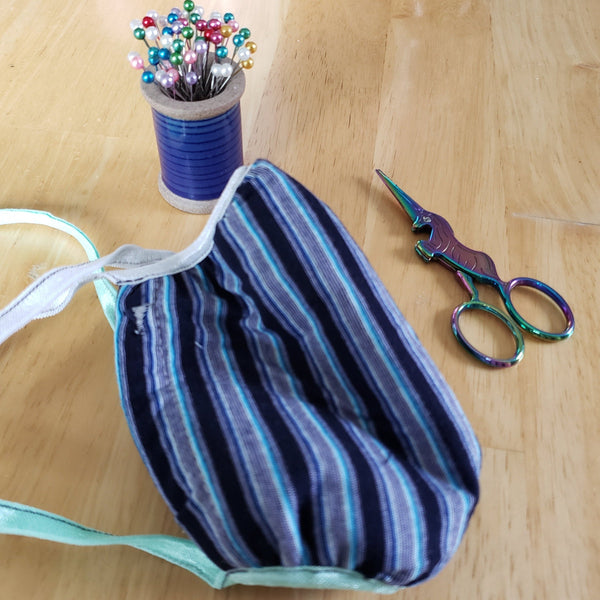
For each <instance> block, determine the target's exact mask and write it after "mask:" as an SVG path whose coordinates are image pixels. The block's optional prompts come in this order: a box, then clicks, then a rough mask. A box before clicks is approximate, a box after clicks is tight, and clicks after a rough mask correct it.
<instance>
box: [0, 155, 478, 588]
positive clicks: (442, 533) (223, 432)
mask: <svg viewBox="0 0 600 600" xmlns="http://www.w3.org/2000/svg"><path fill="white" fill-rule="evenodd" d="M60 228H62V227H60ZM84 241H85V240H84ZM107 266H111V267H114V269H111V270H107V271H105V270H103V268H104V267H107ZM89 281H95V282H96V284H97V289H98V292H99V295H100V296H101V299H103V304H104V307H105V312H106V314H107V316H108V317H109V320H111V321H112V322H113V325H114V329H115V348H116V364H117V378H118V383H119V388H120V393H121V399H122V405H123V408H124V412H125V416H126V418H127V420H128V423H129V426H130V429H131V432H132V435H133V437H134V439H135V442H136V444H137V447H138V449H139V452H140V454H141V455H142V458H143V460H144V462H145V464H146V466H147V468H148V470H149V471H150V474H151V476H152V478H153V480H154V482H155V484H156V486H157V487H158V488H159V490H160V492H161V493H162V495H163V497H164V499H165V501H166V502H167V504H168V505H169V507H170V509H171V511H172V512H173V514H174V515H175V518H176V519H177V521H178V522H179V524H180V525H181V527H182V528H183V529H184V530H185V532H186V533H187V535H188V536H189V539H185V538H173V537H167V536H121V537H119V536H109V535H108V534H104V533H102V532H99V531H97V530H92V529H87V528H85V527H83V526H81V525H78V524H75V523H73V522H71V521H67V520H65V519H62V518H61V517H58V516H56V515H50V514H49V513H45V512H43V511H40V510H37V509H32V508H30V507H24V506H23V505H18V504H14V503H9V502H1V503H0V532H4V533H11V534H19V535H35V536H38V537H43V538H45V539H52V540H55V541H61V542H69V543H75V544H81V545H99V544H104V545H106V544H129V545H132V546H135V547H137V548H140V549H142V550H145V551H147V552H150V553H152V554H155V555H157V556H161V557H162V558H165V559H166V560H169V561H171V562H173V563H175V564H178V565H180V566H183V567H185V568H187V569H189V570H190V571H192V572H194V573H196V574H197V575H199V576H200V577H202V578H203V579H204V580H205V581H207V582H208V583H209V584H210V585H211V586H213V587H216V588H223V587H226V586H230V585H233V584H254V585H271V586H288V587H303V588H336V589H357V590H370V591H374V592H377V593H385V592H394V591H396V590H397V589H398V588H400V587H404V586H409V585H413V584H416V583H419V582H422V581H424V580H426V579H427V578H429V577H431V576H433V575H434V574H435V573H437V572H438V571H439V570H440V569H441V568H442V567H443V566H444V565H445V564H446V563H447V561H448V560H449V559H450V558H451V556H452V555H453V554H454V552H455V551H456V549H457V547H458V545H459V543H460V540H461V538H462V536H463V534H464V532H465V528H466V527H467V524H468V521H469V518H470V516H471V514H472V512H473V509H474V507H475V504H476V502H477V499H478V493H479V487H478V476H479V469H480V458H481V457H480V451H479V446H478V444H477V440H476V439H475V436H474V434H473V431H472V430H471V427H470V426H469V423H468V422H467V420H466V418H465V415H464V414H463V412H462V410H461V408H460V407H459V405H458V403H457V401H456V399H455V397H454V395H453V394H452V392H451V390H450V389H449V388H448V386H447V384H446V383H445V381H444V380H443V378H442V376H441V375H440V373H439V372H438V370H437V368H436V367H435V365H434V364H433V363H432V361H431V359H430V358H429V357H428V355H427V354H426V352H425V350H424V349H423V347H422V346H421V344H420V342H419V341H418V339H417V338H416V336H415V334H414V332H413V331H412V329H411V327H410V326H409V325H408V324H407V322H406V321H405V319H404V317H403V316H402V314H401V313H400V312H399V310H398V308H397V307H396V306H395V304H394V302H393V301H392V299H391V297H390V296H389V295H388V293H387V291H386V290H385V288H384V287H383V285H382V283H381V281H380V280H379V278H378V277H377V275H376V274H375V272H374V271H373V269H372V268H371V266H370V265H369V263H368V262H367V260H366V258H365V256H364V255H363V253H362V252H361V250H360V249H359V248H358V246H357V245H356V243H355V242H354V241H353V240H352V238H351V237H350V236H349V234H348V233H347V232H346V230H345V229H344V228H343V226H342V225H341V223H340V222H339V221H338V220H337V218H336V217H335V216H334V215H333V214H332V213H331V212H330V210H329V209H328V208H327V207H326V206H325V205H324V204H322V203H321V202H320V201H319V200H318V199H316V198H315V197H314V196H313V195H312V194H311V193H310V192H308V191H307V190H306V189H305V188H303V187H302V186H301V185H300V184H299V183H297V182H296V181H294V180H293V179H292V178H291V177H290V176H289V175H287V174H286V173H284V172H282V171H281V170H279V169H277V168H276V167H274V166H273V165H271V164H270V163H268V162H266V161H258V162H256V163H254V164H253V165H252V166H250V167H246V168H244V169H242V170H240V171H238V172H236V174H235V175H234V177H233V178H232V180H231V181H230V183H229V185H228V187H227V188H226V190H225V192H224V193H223V195H222V197H221V198H220V200H219V201H218V203H217V205H216V207H215V209H214V212H213V214H212V215H211V217H210V219H209V221H208V223H207V225H206V227H205V229H204V230H203V232H202V234H201V235H200V237H199V238H198V239H197V240H196V241H195V242H194V243H193V244H192V245H191V246H190V247H189V248H187V249H186V250H184V251H182V252H180V253H177V254H174V253H169V252H155V251H147V250H142V249H140V248H138V247H134V246H123V247H121V248H119V249H118V250H116V251H115V252H114V253H113V254H111V255H109V256H107V257H105V258H100V259H96V260H93V261H91V262H89V263H85V264H82V265H76V266H73V267H63V268H59V269H55V270H54V271H50V272H49V273H48V274H46V275H44V276H42V277H41V278H40V279H38V280H37V281H36V282H35V283H34V284H32V286H31V287H30V288H29V289H27V290H26V291H25V292H24V293H23V294H22V295H21V296H20V297H19V298H18V299H17V300H15V302H13V303H12V304H11V305H9V306H8V307H7V308H6V309H4V311H3V312H2V313H0V331H1V332H2V337H3V338H6V337H8V336H9V335H11V334H12V333H13V332H14V331H16V330H18V329H19V328H21V327H23V326H24V325H25V324H26V323H27V322H28V321H30V320H31V319H32V318H37V317H39V316H47V315H50V314H54V313H56V312H58V311H59V310H62V308H63V307H64V306H65V305H66V303H68V301H69V299H70V298H71V296H72V294H73V293H74V292H75V290H76V289H77V288H78V287H79V286H80V285H82V284H83V283H85V282H89ZM107 281H108V282H111V283H112V284H115V285H117V286H118V287H119V292H118V295H115V293H114V292H113V290H114V288H112V286H110V285H109V284H108V283H107Z"/></svg>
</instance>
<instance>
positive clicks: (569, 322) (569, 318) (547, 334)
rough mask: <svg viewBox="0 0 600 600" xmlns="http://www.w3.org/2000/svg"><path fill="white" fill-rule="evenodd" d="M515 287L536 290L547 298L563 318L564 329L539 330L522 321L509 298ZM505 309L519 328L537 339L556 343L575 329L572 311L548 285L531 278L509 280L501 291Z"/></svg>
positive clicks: (524, 320)
mask: <svg viewBox="0 0 600 600" xmlns="http://www.w3.org/2000/svg"><path fill="white" fill-rule="evenodd" d="M517 287H528V288H533V289H534V290H537V291H538V292H540V293H541V294H543V295H545V296H547V298H549V299H550V300H551V301H552V302H553V303H554V304H555V305H556V306H557V307H558V308H559V309H560V312H561V313H562V314H563V317H564V318H565V327H564V329H563V330H562V331H560V332H558V333H556V332H551V331H545V330H543V329H540V328H538V327H536V326H535V325H533V324H532V323H530V322H529V321H527V320H526V319H524V318H523V317H522V316H521V314H520V313H519V311H518V310H517V309H516V308H515V305H514V304H513V301H512V298H511V292H512V291H513V290H514V289H515V288H517ZM501 293H502V295H503V297H504V302H505V304H506V309H507V310H508V312H509V314H510V316H511V317H512V318H513V319H514V320H515V321H516V322H517V324H518V325H519V327H521V328H523V329H524V330H525V331H527V332H528V333H531V334H532V335H535V336H536V337H538V338H541V339H543V340H549V341H558V340H564V339H565V338H568V337H569V336H570V335H571V334H572V333H573V330H574V328H575V318H574V317H573V311H572V310H571V307H570V306H569V305H568V304H567V301H566V300H565V299H564V298H563V297H562V296H561V295H560V294H559V293H558V292H557V291H556V290H555V289H553V288H551V287H550V286H549V285H547V284H545V283H543V282H541V281H539V280H538V279H532V278H531V277H515V278H514V279H511V280H510V281H509V282H508V283H507V284H506V286H505V287H504V289H503V290H502V292H501Z"/></svg>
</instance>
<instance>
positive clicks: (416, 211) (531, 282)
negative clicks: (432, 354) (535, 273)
mask: <svg viewBox="0 0 600 600" xmlns="http://www.w3.org/2000/svg"><path fill="white" fill-rule="evenodd" d="M376 173H377V174H378V175H379V177H381V179H382V180H383V182H384V183H385V185H386V186H387V187H388V189H389V190H390V191H391V192H392V194H393V195H394V197H395V198H396V200H398V202H399V203H400V204H401V206H402V208H404V210H405V211H406V212H407V213H408V216H409V217H410V218H411V219H412V222H413V224H412V230H413V231H420V230H423V229H425V230H426V229H429V230H430V231H431V234H430V236H429V239H428V240H419V241H418V242H417V244H416V246H415V250H416V251H417V254H419V256H421V257H422V258H423V260H425V261H427V262H430V261H431V260H437V261H439V262H441V263H442V265H444V266H445V267H447V268H449V269H450V270H451V271H454V272H455V273H456V274H457V276H458V278H459V279H460V281H461V283H462V284H463V285H464V287H465V288H466V289H467V291H468V292H469V293H470V294H471V299H470V300H469V301H467V302H464V303H463V304H461V305H460V306H457V307H456V308H455V309H454V312H453V313H452V319H451V323H452V331H453V332H454V335H455V336H456V338H457V339H458V341H459V342H460V343H461V344H462V345H463V346H464V347H465V348H466V349H467V350H468V351H469V352H470V353H471V354H473V356H475V357H476V358H477V359H479V360H481V361H483V362H484V363H485V364H487V365H489V366H492V367H510V366H512V365H514V364H516V363H518V362H519V361H520V360H521V358H523V351H524V348H525V344H524V341H523V335H522V333H521V331H520V329H522V330H524V331H527V332H528V333H531V334H532V335H534V336H536V337H538V338H541V339H544V340H550V341H556V340H563V339H565V338H568V337H569V336H570V335H571V334H572V333H573V329H574V327H575V319H574V318H573V312H572V310H571V308H570V307H569V305H568V304H567V302H566V301H565V299H564V298H563V297H562V296H561V295H560V294H559V293H558V292H557V291H556V290H554V289H552V288H551V287H550V286H549V285H546V284H545V283H542V282H541V281H539V280H537V279H531V278H530V277H515V278H514V279H511V280H510V281H508V282H505V281H502V280H501V279H500V277H499V276H498V273H497V271H496V266H495V265H494V261H493V260H492V259H491V258H490V257H489V256H488V255H487V254H484V253H483V252H479V251H477V250H471V249H470V248H467V247H466V246H464V245H463V244H461V243H460V242H459V241H458V240H457V239H456V238H455V237H454V232H453V231H452V228H451V227H450V225H449V223H448V221H446V219H444V218H443V217H441V216H440V215H436V214H435V213H432V212H429V211H428V210H425V209H424V208H422V207H421V206H419V205H418V204H417V203H416V202H415V201H414V200H413V199H412V198H411V197H410V196H409V195H408V194H406V193H405V192H403V191H402V190H401V189H400V188H399V187H398V186H397V185H396V184H395V183H394V182H393V181H392V180H391V179H390V178H389V177H388V176H387V175H385V174H384V173H383V172H382V171H381V170H379V169H376ZM474 281H476V282H478V283H485V284H489V285H491V286H493V287H495V288H496V289H497V290H498V292H499V293H500V297H501V298H502V301H503V302H504V306H505V307H506V310H507V311H508V314H509V315H510V317H512V320H511V319H510V318H509V317H508V316H507V315H505V314H504V313H503V312H501V311H500V310H498V309H497V308H496V307H494V306H492V305H491V304H487V303H486V302H482V301H481V300H480V299H479V293H478V291H477V289H476V287H475V283H474ZM519 286H524V287H530V288H534V289H535V290H537V291H539V292H541V293H542V294H544V295H546V296H547V297H548V298H549V299H550V300H551V301H552V302H554V303H555V304H556V305H557V306H558V308H559V309H560V311H561V312H562V314H563V316H564V318H565V322H566V324H565V328H564V329H563V331H561V332H560V333H551V332H549V331H543V330H541V329H538V328H537V327H535V326H534V325H532V324H531V323H529V322H528V321H526V320H525V319H524V318H523V317H522V316H521V315H520V314H519V312H518V311H517V309H516V308H515V306H514V304H513V302H512V300H511V297H510V295H511V291H512V290H513V289H515V288H516V287H519ZM466 310H483V311H486V312H488V313H490V314H492V315H494V316H495V317H497V318H498V319H500V321H502V323H504V324H505V325H506V326H507V327H508V329H509V330H510V332H511V333H512V336H513V339H514V341H515V345H516V350H515V353H514V354H513V356H511V357H510V358H506V359H502V358H493V357H491V356H487V355H486V354H483V353H482V352H480V351H479V350H477V349H476V348H475V347H474V346H473V345H472V344H471V343H470V342H469V341H468V340H467V338H466V337H465V335H464V334H463V332H462V331H461V329H460V324H459V318H460V315H461V314H462V313H463V312H464V311H466ZM519 328H520V329H519Z"/></svg>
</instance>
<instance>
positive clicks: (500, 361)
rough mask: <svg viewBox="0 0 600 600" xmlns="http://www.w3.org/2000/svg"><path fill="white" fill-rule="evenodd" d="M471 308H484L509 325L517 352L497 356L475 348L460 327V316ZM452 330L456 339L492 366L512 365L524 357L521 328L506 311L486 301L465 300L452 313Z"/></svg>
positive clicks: (476, 356)
mask: <svg viewBox="0 0 600 600" xmlns="http://www.w3.org/2000/svg"><path fill="white" fill-rule="evenodd" d="M470 310H471V311H472V310H483V311H485V312H487V313H489V314H491V315H493V316H494V317H496V318H497V319H499V320H500V321H501V322H502V323H503V324H504V325H506V327H508V329H509V331H510V333H511V334H512V337H513V340H514V342H515V352H514V354H513V355H512V356H511V357H510V358H496V357H493V356H488V355H487V354H484V353H483V352H481V351H480V350H478V349H477V348H475V346H473V344H471V342H469V340H468V339H467V338H466V336H465V334H464V333H463V331H462V329H461V328H460V316H461V315H462V314H463V312H465V311H470ZM452 331H453V333H454V335H455V337H456V339H457V340H458V341H459V342H460V343H461V345H462V346H463V347H464V348H465V349H466V350H467V351H468V352H470V353H471V354H472V355H473V356H474V357H475V358H477V359H478V360H480V361H482V362H483V363H485V364H486V365H488V366H490V367H512V366H513V365H516V364H517V363H518V362H519V361H520V360H521V359H522V358H523V352H524V350H525V342H524V340H523V334H522V333H521V331H520V329H519V328H518V327H517V326H516V325H515V324H514V323H513V322H512V321H511V320H510V319H509V318H508V317H507V316H506V315H505V314H504V313H502V312H501V311H499V310H498V309H497V308H495V307H494V306H491V305H490V304H486V303H485V302H481V301H480V300H471V301H469V302H465V303H464V304H461V305H460V306H457V307H456V308H455V309H454V312H453V313H452Z"/></svg>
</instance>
